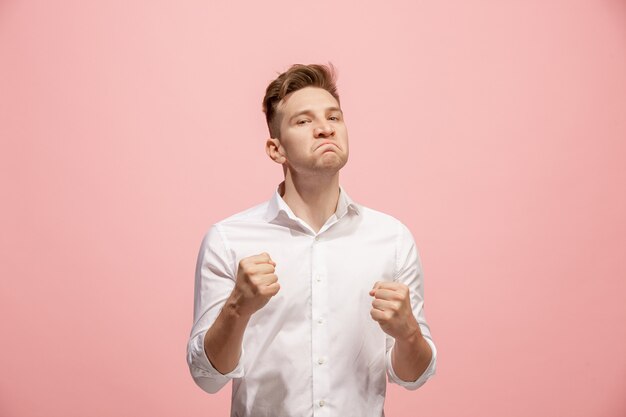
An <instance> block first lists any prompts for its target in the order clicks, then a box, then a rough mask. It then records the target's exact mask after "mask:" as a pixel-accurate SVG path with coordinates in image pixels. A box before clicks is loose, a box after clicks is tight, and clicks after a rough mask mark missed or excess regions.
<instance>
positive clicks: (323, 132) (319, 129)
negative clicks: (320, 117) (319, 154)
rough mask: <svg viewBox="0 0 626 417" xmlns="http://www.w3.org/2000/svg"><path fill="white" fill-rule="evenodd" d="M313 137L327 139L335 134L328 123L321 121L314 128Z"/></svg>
mask: <svg viewBox="0 0 626 417" xmlns="http://www.w3.org/2000/svg"><path fill="white" fill-rule="evenodd" d="M314 133H315V137H316V138H319V137H328V136H333V135H334V134H335V129H334V128H333V127H332V125H331V124H330V123H328V121H326V120H325V121H323V122H321V123H320V124H318V125H317V126H316V127H315V131H314Z"/></svg>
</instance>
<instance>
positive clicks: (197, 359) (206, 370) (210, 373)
mask: <svg viewBox="0 0 626 417" xmlns="http://www.w3.org/2000/svg"><path fill="white" fill-rule="evenodd" d="M205 334H206V331H205V332H202V333H200V334H199V335H198V336H196V337H195V338H194V339H193V340H192V341H191V346H190V352H189V355H190V358H189V359H190V364H189V365H190V366H189V367H190V370H191V373H192V375H193V376H197V377H204V378H207V377H208V378H211V379H215V380H221V382H224V383H226V382H228V381H229V380H231V379H233V378H241V377H243V375H244V368H243V357H244V353H245V351H244V348H243V346H241V354H240V355H239V361H238V362H237V366H235V369H233V370H232V371H230V372H228V373H226V374H222V373H220V371H218V370H217V369H215V367H214V366H213V364H212V363H211V361H210V360H209V358H208V357H207V356H206V352H205V351H204V335H205Z"/></svg>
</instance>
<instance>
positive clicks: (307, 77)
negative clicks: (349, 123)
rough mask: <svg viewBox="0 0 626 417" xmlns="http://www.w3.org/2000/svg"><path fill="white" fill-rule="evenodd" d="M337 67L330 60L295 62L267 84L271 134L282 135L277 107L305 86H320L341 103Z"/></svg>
mask: <svg viewBox="0 0 626 417" xmlns="http://www.w3.org/2000/svg"><path fill="white" fill-rule="evenodd" d="M335 83H336V72H335V67H333V64H331V63H330V62H329V63H328V66H326V65H318V64H311V65H303V64H294V65H292V66H291V67H290V68H289V69H288V70H287V71H285V72H283V73H282V74H280V75H279V76H278V78H276V79H275V80H274V81H272V82H271V83H270V85H268V86H267V89H266V90H265V97H263V112H264V113H265V120H266V121H267V127H268V129H269V131H270V135H271V136H272V137H274V138H278V137H279V136H280V126H276V122H277V120H275V116H276V107H277V106H278V103H279V102H280V101H281V100H282V99H283V98H285V96H286V95H288V94H289V93H293V92H294V91H297V90H300V89H301V88H304V87H319V88H323V89H324V90H326V91H328V92H329V93H330V94H331V95H332V96H333V97H335V99H336V100H337V103H339V94H338V93H337V86H336V84H335Z"/></svg>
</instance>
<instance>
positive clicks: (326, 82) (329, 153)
mask: <svg viewBox="0 0 626 417" xmlns="http://www.w3.org/2000/svg"><path fill="white" fill-rule="evenodd" d="M263 111H264V112H265V116H266V120H267V125H268V129H269V131H270V136H271V137H270V138H269V139H268V140H267V143H266V151H267V154H268V155H269V156H270V158H271V159H273V160H274V161H275V162H277V163H280V164H282V165H283V168H284V171H285V172H286V171H287V170H288V169H290V170H291V171H299V172H300V173H301V174H305V173H308V174H312V173H317V174H319V173H326V174H333V173H335V172H337V171H338V170H339V169H341V168H342V167H343V166H344V165H345V164H346V162H347V159H348V132H347V129H346V126H345V124H344V119H343V112H342V110H341V107H340V104H339V95H338V93H337V87H336V85H335V73H334V68H333V66H332V64H330V66H329V67H327V66H324V65H315V64H313V65H301V64H296V65H293V66H291V67H290V68H289V69H288V70H287V71H286V72H284V73H282V74H280V75H279V76H278V78H277V79H275V80H274V81H272V82H271V83H270V85H269V86H268V87H267V90H266V93H265V97H264V99H263Z"/></svg>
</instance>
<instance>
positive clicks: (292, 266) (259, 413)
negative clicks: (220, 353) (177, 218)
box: [187, 186, 437, 417]
mask: <svg viewBox="0 0 626 417" xmlns="http://www.w3.org/2000/svg"><path fill="white" fill-rule="evenodd" d="M339 189H340V193H339V201H338V204H337V209H336V212H335V213H334V214H333V215H332V216H330V218H329V219H328V220H327V221H326V223H325V224H324V226H323V227H322V228H321V229H320V230H319V232H318V233H315V232H314V231H313V229H312V228H311V227H310V226H309V225H308V224H306V223H305V222H304V221H303V220H301V219H300V218H298V217H297V216H296V215H294V213H293V212H292V210H291V209H290V208H289V206H288V205H287V204H286V203H285V201H284V200H283V199H282V197H281V196H280V194H279V192H278V189H277V190H276V191H275V192H274V195H273V196H272V198H271V199H270V200H269V201H266V202H264V203H262V204H259V205H257V206H255V207H252V208H250V209H248V210H245V211H242V212H240V213H237V214H235V215H233V216H231V217H228V218H226V219H224V220H221V221H219V222H218V223H216V224H214V225H213V226H212V227H211V228H210V229H209V230H208V232H207V234H206V235H205V237H204V239H203V241H202V245H201V247H200V253H199V255H198V263H197V266H196V278H195V298H194V323H193V327H192V330H191V335H190V338H189V342H188V345H187V363H188V365H189V370H190V372H191V375H192V377H193V379H194V381H195V382H196V384H198V385H199V386H200V387H201V388H202V389H203V390H205V391H207V392H209V393H214V392H217V391H218V390H219V389H221V388H222V387H223V386H224V385H225V384H226V383H228V381H230V380H231V379H232V380H233V386H232V406H231V417H233V416H238V417H243V416H252V417H264V416H268V417H269V416H271V417H279V416H285V417H300V416H316V417H318V416H342V417H348V416H358V417H367V416H372V417H381V416H384V409H383V406H384V400H385V389H386V380H385V375H387V376H388V377H389V381H390V382H394V383H396V384H400V385H402V386H403V387H405V388H407V389H410V390H414V389H417V388H418V387H420V386H421V385H422V384H424V383H425V382H426V381H427V380H428V379H429V378H430V377H431V376H432V375H434V373H435V366H436V358H437V350H436V348H435V344H434V343H433V341H432V337H431V334H430V329H429V327H428V324H427V323H426V318H425V315H424V286H423V276H422V267H421V260H420V258H419V255H418V251H417V248H416V246H415V242H414V239H413V236H412V235H411V232H410V231H409V230H408V228H407V227H406V226H405V225H404V224H402V223H401V222H400V221H399V220H397V219H395V218H394V217H392V216H389V215H387V214H384V213H381V212H378V211H375V210H372V209H370V208H367V207H364V206H361V205H359V204H356V203H355V202H353V201H352V200H351V199H350V197H349V196H348V194H346V192H345V191H344V190H343V188H342V187H341V186H340V187H339ZM261 252H267V253H269V255H270V257H271V258H272V260H273V261H274V262H275V263H276V267H275V274H276V276H277V277H278V282H279V283H280V291H279V292H278V293H277V294H276V295H275V296H274V297H272V298H271V299H270V301H269V302H268V303H267V304H266V305H265V306H264V307H263V308H261V309H260V310H258V311H257V312H256V313H254V314H253V315H252V317H251V319H250V321H249V322H248V327H247V328H246V331H245V333H244V338H243V344H242V353H241V356H240V359H239V363H238V364H237V366H236V368H235V369H234V370H233V371H232V372H230V373H228V374H224V375H223V374H221V373H220V372H219V371H217V370H216V369H215V368H214V367H213V366H212V365H211V363H210V361H209V360H208V359H207V356H206V353H205V351H204V343H203V341H204V335H205V333H206V331H207V330H208V328H209V327H210V326H211V325H212V324H213V322H214V321H215V319H216V318H217V316H218V314H219V312H220V310H221V308H222V306H223V305H224V303H225V301H226V299H227V298H228V296H229V295H230V293H231V291H232V289H233V287H234V286H235V280H236V276H237V265H238V264H239V261H240V260H241V259H242V258H245V257H248V256H252V255H257V254H259V253H261ZM379 280H380V281H383V280H384V281H398V282H401V283H404V284H406V285H408V287H409V288H410V294H411V306H412V308H413V314H414V315H415V318H416V319H417V322H418V323H419V326H420V328H421V330H422V334H423V335H424V338H425V339H426V341H427V342H428V344H429V345H430V347H431V349H432V360H431V362H430V364H429V366H428V368H427V369H426V370H425V371H424V373H423V374H422V375H421V376H420V377H419V378H418V379H417V380H415V381H410V382H406V381H402V380H401V379H400V378H398V377H397V376H396V373H395V372H394V370H393V368H392V365H391V352H392V349H393V345H394V339H393V338H392V337H391V336H389V335H387V334H386V333H385V332H383V330H382V329H381V328H380V325H379V324H378V323H377V322H376V321H374V320H373V319H372V317H371V316H370V310H371V308H372V304H371V303H372V300H373V298H372V297H371V296H370V295H369V291H370V290H371V289H372V287H373V286H374V283H375V282H376V281H379Z"/></svg>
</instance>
